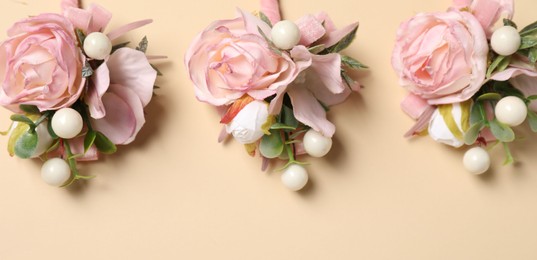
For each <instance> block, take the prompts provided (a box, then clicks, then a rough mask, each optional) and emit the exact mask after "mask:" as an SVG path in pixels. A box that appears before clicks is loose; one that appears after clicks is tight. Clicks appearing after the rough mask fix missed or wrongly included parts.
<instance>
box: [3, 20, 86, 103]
mask: <svg viewBox="0 0 537 260" xmlns="http://www.w3.org/2000/svg"><path fill="white" fill-rule="evenodd" d="M8 36H9V37H10V38H9V39H8V40H6V41H5V42H3V43H2V44H1V45H0V80H1V83H0V84H1V86H0V104H1V105H3V106H5V107H7V108H8V109H10V110H12V111H15V112H17V111H18V105H20V104H26V105H35V106H37V107H38V108H39V109H40V110H41V111H45V110H56V109H60V108H63V107H69V106H70V105H72V104H73V103H74V102H75V101H76V100H78V98H79V97H80V95H81V93H82V90H83V87H84V84H85V79H84V78H82V76H81V73H80V72H81V70H82V66H83V63H84V56H83V54H82V52H81V51H80V49H79V48H78V47H77V38H76V36H75V30H74V27H73V25H72V24H71V22H69V20H67V19H66V18H65V17H63V16H61V15H58V14H41V15H38V16H34V17H31V18H28V19H24V20H22V21H20V22H17V23H15V24H14V25H13V26H12V27H11V29H9V30H8Z"/></svg>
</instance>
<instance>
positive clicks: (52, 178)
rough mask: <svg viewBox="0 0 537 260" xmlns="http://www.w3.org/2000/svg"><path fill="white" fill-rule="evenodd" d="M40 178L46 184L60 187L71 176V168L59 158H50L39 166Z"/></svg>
mask: <svg viewBox="0 0 537 260" xmlns="http://www.w3.org/2000/svg"><path fill="white" fill-rule="evenodd" d="M41 178H42V179H43V181H45V182H46V183H47V184H48V185H51V186H55V187H60V186H62V185H63V184H64V183H65V182H67V180H69V178H71V169H70V168H69V164H67V162H66V161H64V160H62V159H60V158H54V159H50V160H48V161H46V162H45V164H43V167H42V168H41Z"/></svg>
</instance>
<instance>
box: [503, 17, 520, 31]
mask: <svg viewBox="0 0 537 260" xmlns="http://www.w3.org/2000/svg"><path fill="white" fill-rule="evenodd" d="M503 25H505V26H511V27H514V28H515V29H518V26H517V25H516V23H515V22H513V21H512V20H510V19H507V18H504V19H503Z"/></svg>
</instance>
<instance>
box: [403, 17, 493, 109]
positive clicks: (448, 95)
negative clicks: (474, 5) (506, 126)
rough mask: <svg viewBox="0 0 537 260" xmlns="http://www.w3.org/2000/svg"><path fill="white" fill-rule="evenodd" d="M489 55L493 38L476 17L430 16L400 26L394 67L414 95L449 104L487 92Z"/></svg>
mask: <svg viewBox="0 0 537 260" xmlns="http://www.w3.org/2000/svg"><path fill="white" fill-rule="evenodd" d="M487 55H488V43H487V37H486V35H485V32H484V30H483V28H482V26H481V24H480V23H479V21H478V20H477V19H476V18H475V17H474V16H473V15H472V14H471V13H469V12H459V11H449V12H442V13H425V14H418V15H417V16H415V17H414V18H412V19H410V20H408V21H407V22H404V23H403V24H402V25H401V26H400V28H399V30H398V32H397V39H396V44H395V48H394V51H393V56H392V65H393V68H394V70H395V71H396V73H397V74H398V76H399V79H400V84H401V85H402V86H403V87H405V88H407V89H408V90H409V91H410V92H412V93H413V94H415V95H416V96H419V97H421V98H422V99H425V100H427V101H428V103H429V104H432V105H437V104H447V103H456V102H463V101H465V100H468V99H469V98H471V97H472V96H473V95H474V94H475V93H476V92H477V91H478V90H479V89H480V88H481V86H482V84H483V82H484V80H485V75H486V69H487Z"/></svg>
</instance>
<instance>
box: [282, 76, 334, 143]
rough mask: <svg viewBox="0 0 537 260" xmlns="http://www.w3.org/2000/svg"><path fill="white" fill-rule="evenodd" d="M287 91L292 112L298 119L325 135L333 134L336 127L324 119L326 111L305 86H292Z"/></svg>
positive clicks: (330, 135)
mask: <svg viewBox="0 0 537 260" xmlns="http://www.w3.org/2000/svg"><path fill="white" fill-rule="evenodd" d="M287 93H288V94H289V97H290V98H291V103H292V104H293V113H294V115H295V118H296V119H297V120H298V121H300V122H302V123H303V124H305V125H307V126H310V127H311V128H313V129H314V130H315V131H318V132H320V133H321V134H322V135H324V136H326V137H332V136H333V135H334V133H335V132H336V127H335V126H334V124H332V123H331V122H330V121H328V120H327V119H326V111H325V110H324V108H323V106H321V104H320V103H319V101H317V99H316V98H315V97H314V96H313V94H312V93H311V92H310V91H309V90H308V89H307V88H302V87H300V86H293V87H290V88H289V89H288V90H287Z"/></svg>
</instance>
